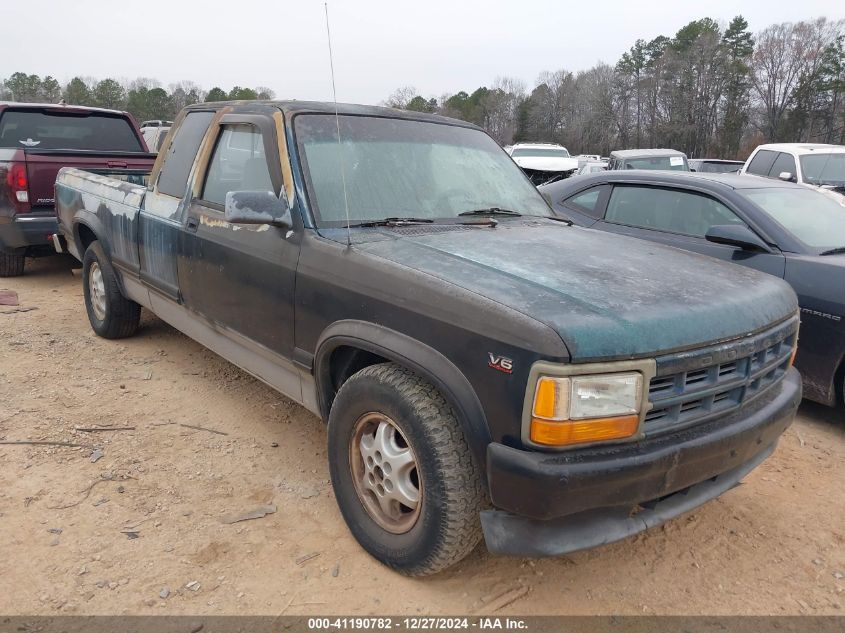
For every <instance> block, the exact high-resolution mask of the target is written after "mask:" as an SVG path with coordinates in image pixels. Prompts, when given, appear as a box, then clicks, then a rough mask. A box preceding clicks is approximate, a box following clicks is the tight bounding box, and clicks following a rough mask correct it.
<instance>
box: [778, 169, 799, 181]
mask: <svg viewBox="0 0 845 633" xmlns="http://www.w3.org/2000/svg"><path fill="white" fill-rule="evenodd" d="M778 178H780V179H781V180H785V181H786V182H795V176H794V175H793V174H792V172H791V171H782V172H780V173H779V174H778Z"/></svg>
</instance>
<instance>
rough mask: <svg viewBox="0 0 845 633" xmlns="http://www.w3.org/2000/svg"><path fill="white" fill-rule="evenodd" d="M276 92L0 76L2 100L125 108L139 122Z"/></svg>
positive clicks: (188, 83) (140, 81)
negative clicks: (192, 107) (198, 106)
mask: <svg viewBox="0 0 845 633" xmlns="http://www.w3.org/2000/svg"><path fill="white" fill-rule="evenodd" d="M274 96H275V93H274V92H273V91H272V90H270V89H269V88H265V87H263V86H259V87H257V88H242V87H241V86H235V87H233V88H232V89H231V90H229V91H228V92H227V91H225V90H223V89H222V88H219V87H214V88H212V89H211V90H209V91H208V92H206V91H205V90H203V89H202V88H201V87H200V86H198V85H197V84H195V83H194V82H192V81H182V82H179V83H175V84H170V86H168V89H167V90H165V89H164V88H162V87H161V84H160V83H159V82H158V81H156V80H155V79H147V78H144V77H141V78H139V79H135V80H134V81H131V82H129V83H122V82H120V81H117V80H115V79H102V80H99V81H98V80H94V79H90V78H83V77H74V78H73V79H71V80H70V81H69V82H68V83H67V84H66V85H64V86H62V85H61V84H60V83H59V82H58V81H57V80H56V79H55V78H54V77H51V76H49V75H48V76H46V77H44V78H41V77H39V76H38V75H28V74H26V73H22V72H17V73H14V74H13V75H12V76H10V77H8V78H6V79H0V101H23V102H30V103H58V102H59V101H61V100H64V101H65V103H67V104H72V105H84V106H96V107H99V108H111V109H114V110H126V111H129V112H131V113H132V115H133V116H134V117H135V118H136V119H138V121H139V122H141V121H146V120H149V119H163V120H173V118H174V117H175V116H176V113H177V112H179V110H181V109H182V108H183V107H185V106H186V105H191V104H192V103H202V102H205V101H226V100H228V99H247V100H251V99H272V98H273V97H274Z"/></svg>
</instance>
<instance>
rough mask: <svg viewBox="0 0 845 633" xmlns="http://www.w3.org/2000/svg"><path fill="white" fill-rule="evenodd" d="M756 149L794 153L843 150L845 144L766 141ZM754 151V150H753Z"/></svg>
mask: <svg viewBox="0 0 845 633" xmlns="http://www.w3.org/2000/svg"><path fill="white" fill-rule="evenodd" d="M756 149H768V150H772V151H775V152H790V153H792V154H796V155H803V154H812V153H814V152H817V151H818V152H822V153H825V154H827V153H840V152H845V145H830V144H828V143H766V144H765V145H759V146H758V147H757V148H756ZM755 151H756V150H755Z"/></svg>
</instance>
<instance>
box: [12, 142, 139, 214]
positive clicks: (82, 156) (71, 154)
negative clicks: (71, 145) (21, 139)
mask: <svg viewBox="0 0 845 633" xmlns="http://www.w3.org/2000/svg"><path fill="white" fill-rule="evenodd" d="M24 154H25V156H26V174H27V180H28V183H29V201H30V204H31V206H32V208H33V209H45V208H50V209H52V208H53V206H54V204H55V200H54V199H53V198H54V195H55V194H54V186H55V184H56V175H57V174H58V173H59V170H60V169H61V168H62V167H78V168H79V169H85V170H89V171H97V169H127V170H146V171H149V170H150V169H152V166H153V163H154V162H155V158H156V157H155V154H148V153H146V152H102V151H84V150H83V151H74V150H37V149H28V150H25V152H24ZM45 210H46V209H45Z"/></svg>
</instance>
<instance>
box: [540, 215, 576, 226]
mask: <svg viewBox="0 0 845 633" xmlns="http://www.w3.org/2000/svg"><path fill="white" fill-rule="evenodd" d="M543 217H544V218H546V219H547V220H554V221H555V222H563V223H564V224H566V225H567V226H572V225H573V224H575V223H574V222H573V221H572V220H570V219H569V218H562V217H560V216H559V215H544V216H543Z"/></svg>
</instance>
